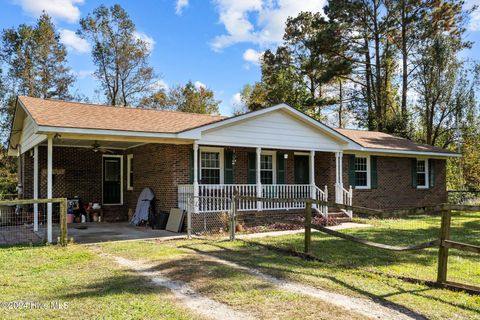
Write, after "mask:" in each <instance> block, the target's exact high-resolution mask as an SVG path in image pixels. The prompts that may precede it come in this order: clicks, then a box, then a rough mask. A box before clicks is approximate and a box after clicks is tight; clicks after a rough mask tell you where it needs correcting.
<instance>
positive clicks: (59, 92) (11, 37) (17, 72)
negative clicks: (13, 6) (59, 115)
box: [2, 13, 75, 100]
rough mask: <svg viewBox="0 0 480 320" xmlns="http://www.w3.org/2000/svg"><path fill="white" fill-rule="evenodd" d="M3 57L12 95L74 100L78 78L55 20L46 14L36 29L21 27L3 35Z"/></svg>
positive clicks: (26, 26)
mask: <svg viewBox="0 0 480 320" xmlns="http://www.w3.org/2000/svg"><path fill="white" fill-rule="evenodd" d="M2 42H3V49H2V58H3V61H4V63H5V64H6V66H7V68H8V69H7V70H8V71H7V82H9V84H8V85H9V86H10V90H11V92H14V95H15V94H19V95H28V96H32V97H39V98H58V99H66V100H68V99H71V98H72V96H71V94H70V87H71V86H72V84H73V83H74V82H75V77H74V76H73V74H72V73H71V71H70V68H69V67H68V66H67V51H66V49H65V46H64V45H63V44H62V43H60V35H59V34H58V32H57V31H56V30H55V26H54V25H53V23H52V21H51V18H50V17H49V16H48V15H47V14H45V13H44V14H42V15H41V16H40V18H39V19H38V21H37V24H36V25H35V26H33V27H32V26H28V25H25V24H22V25H20V26H19V27H18V28H17V29H15V28H12V29H7V30H4V31H3V32H2Z"/></svg>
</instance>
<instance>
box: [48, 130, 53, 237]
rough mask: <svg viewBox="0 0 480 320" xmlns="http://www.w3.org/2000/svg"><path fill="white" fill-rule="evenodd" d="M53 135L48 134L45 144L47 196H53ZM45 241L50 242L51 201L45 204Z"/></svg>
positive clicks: (50, 197) (49, 197)
mask: <svg viewBox="0 0 480 320" xmlns="http://www.w3.org/2000/svg"><path fill="white" fill-rule="evenodd" d="M52 156H53V137H52V136H48V144H47V198H48V199H52V197H53V184H52V182H53V180H52V175H53V159H52ZM47 242H49V243H51V242H52V203H51V202H50V203H48V204H47Z"/></svg>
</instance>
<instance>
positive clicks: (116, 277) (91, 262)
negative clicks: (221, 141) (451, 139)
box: [0, 214, 480, 319]
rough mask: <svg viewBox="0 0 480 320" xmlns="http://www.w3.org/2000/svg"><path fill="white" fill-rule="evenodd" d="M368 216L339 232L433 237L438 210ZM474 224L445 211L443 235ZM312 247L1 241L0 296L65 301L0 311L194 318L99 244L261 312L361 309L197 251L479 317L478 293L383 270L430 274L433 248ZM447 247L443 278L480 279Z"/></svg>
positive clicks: (418, 308) (1, 314)
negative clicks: (304, 252)
mask: <svg viewBox="0 0 480 320" xmlns="http://www.w3.org/2000/svg"><path fill="white" fill-rule="evenodd" d="M368 222H369V223H371V224H373V225H374V227H373V228H370V229H349V230H345V231H344V232H348V233H350V234H354V235H357V236H359V237H362V238H365V239H370V240H374V241H379V242H383V243H388V244H397V245H408V244H412V243H417V242H423V241H428V240H431V239H433V238H435V237H436V236H437V234H438V225H439V218H437V217H417V218H411V219H400V220H373V221H372V220H369V221H368ZM479 232H480V216H479V215H474V214H464V215H461V216H457V217H455V218H454V219H453V228H452V239H454V240H457V241H461V242H467V243H472V244H480V234H479ZM254 241H256V242H262V243H268V244H273V245H276V246H284V247H294V248H297V249H299V250H301V249H302V246H303V236H302V235H291V236H282V237H270V238H262V239H255V240H254ZM312 249H313V251H314V253H315V255H317V256H318V257H320V258H321V259H323V260H324V261H323V262H316V261H305V260H302V259H300V258H297V257H292V256H286V255H283V254H280V253H277V252H274V251H270V250H266V249H265V248H263V247H261V246H259V245H256V244H251V243H245V242H243V241H235V242H229V241H213V240H190V241H187V240H177V241H169V242H156V241H134V242H116V243H115V242H112V243H105V244H102V245H99V246H98V247H96V248H93V247H88V246H81V245H70V246H68V247H67V248H60V247H56V246H47V247H10V248H3V249H0V267H1V268H2V277H1V278H0V297H1V302H8V301H18V300H31V301H36V302H49V301H59V302H69V305H68V308H67V309H65V310H8V309H5V308H0V318H17V317H20V316H21V317H22V318H47V317H48V318H56V317H57V318H59V317H61V318H99V317H103V318H122V319H124V318H131V319H139V318H160V319H161V318H170V319H182V318H185V319H187V318H188V319H191V318H195V315H194V314H192V313H191V312H190V311H189V310H188V309H186V308H185V306H183V305H182V304H181V303H179V302H178V301H177V300H176V299H175V298H174V296H173V294H172V293H170V292H169V291H168V290H166V289H162V288H159V287H154V286H153V285H152V284H151V282H149V281H147V280H146V279H145V278H143V277H142V276H141V275H139V274H138V273H135V272H132V271H130V270H127V269H124V268H121V267H118V266H117V265H116V264H115V263H114V262H113V261H112V260H111V258H110V257H108V256H104V255H101V254H99V251H98V250H101V251H103V252H104V253H108V254H111V255H115V256H121V257H125V258H128V259H131V260H138V261H142V262H146V263H148V264H150V265H152V266H153V268H154V269H157V270H161V272H162V275H165V276H166V277H168V278H170V279H174V280H180V281H183V282H186V283H187V284H188V285H189V286H190V287H192V288H193V289H194V290H195V291H197V292H198V293H199V294H201V295H203V296H205V297H208V298H210V299H213V300H216V301H219V302H222V303H224V304H226V305H228V306H229V307H231V308H232V309H235V310H238V311H242V312H246V313H249V314H252V315H254V316H256V317H258V318H263V319H271V318H275V319H300V318H301V319H309V318H311V319H345V318H349V319H360V318H363V317H362V316H359V315H358V314H356V313H353V312H350V311H347V310H345V309H341V308H339V307H335V306H332V305H330V304H328V303H325V302H322V301H320V300H316V299H313V298H310V297H307V296H303V295H301V294H297V293H292V292H288V291H285V290H281V289H279V288H277V287H275V286H273V285H271V284H270V283H268V282H266V281H265V280H263V279H261V278H258V277H255V276H253V275H251V274H249V273H247V272H244V271H240V270H237V269H234V268H233V267H231V266H226V265H222V264H219V263H217V262H215V261H211V260H208V257H207V256H205V255H204V254H199V253H207V254H208V255H213V256H217V257H219V258H222V259H224V260H228V261H232V262H236V263H237V264H240V265H243V266H246V267H251V268H255V269H258V270H260V271H262V272H264V273H267V274H270V275H273V276H276V277H279V278H284V279H289V280H292V281H296V282H299V283H304V284H308V285H311V286H315V287H318V288H323V289H327V290H329V291H332V292H338V293H342V294H346V295H349V296H356V297H363V298H365V297H366V298H372V299H375V300H378V301H388V302H390V303H392V304H396V305H399V306H403V307H406V308H408V309H410V310H412V311H413V312H415V313H417V314H420V315H423V316H425V317H427V318H431V319H446V318H449V319H480V296H471V295H468V294H466V293H458V292H451V291H448V290H439V289H431V288H429V287H426V286H423V285H418V284H412V283H406V282H404V281H402V280H399V279H396V278H394V277H391V276H392V275H393V276H395V275H404V276H409V277H416V278H422V279H434V278H435V274H436V255H437V250H436V249H428V250H422V251H418V252H416V253H391V252H389V251H384V250H379V249H372V248H368V247H364V246H361V245H357V244H353V243H350V242H347V241H344V240H341V239H336V238H333V237H330V236H326V235H323V234H320V233H314V234H313V243H312ZM451 251H452V255H451V259H450V262H451V264H450V266H449V279H450V280H454V281H458V282H466V283H470V284H475V285H480V269H479V268H480V259H479V258H478V257H476V256H475V255H474V254H469V253H464V252H458V251H455V250H451ZM389 275H390V276H389ZM197 318H198V316H197Z"/></svg>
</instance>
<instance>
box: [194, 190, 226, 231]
mask: <svg viewBox="0 0 480 320" xmlns="http://www.w3.org/2000/svg"><path fill="white" fill-rule="evenodd" d="M231 201H232V200H231V199H230V198H227V197H213V196H199V197H194V196H189V197H187V198H186V202H187V204H186V208H187V209H186V210H187V231H188V233H189V234H194V235H202V236H203V235H225V234H227V233H230V232H231V231H232V219H233V218H232V210H231V209H224V210H218V209H217V208H231ZM195 208H203V210H202V212H198V210H195Z"/></svg>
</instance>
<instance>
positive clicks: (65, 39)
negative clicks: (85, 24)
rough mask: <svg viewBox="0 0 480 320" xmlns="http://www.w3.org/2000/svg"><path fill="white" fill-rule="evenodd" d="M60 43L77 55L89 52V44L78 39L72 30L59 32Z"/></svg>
mask: <svg viewBox="0 0 480 320" xmlns="http://www.w3.org/2000/svg"><path fill="white" fill-rule="evenodd" d="M60 42H61V43H63V44H64V45H65V46H66V47H67V49H69V50H73V51H76V52H78V53H86V52H89V51H90V44H89V43H88V42H87V40H85V39H82V38H80V37H79V36H78V35H77V34H76V33H75V31H72V30H68V29H62V30H60Z"/></svg>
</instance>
